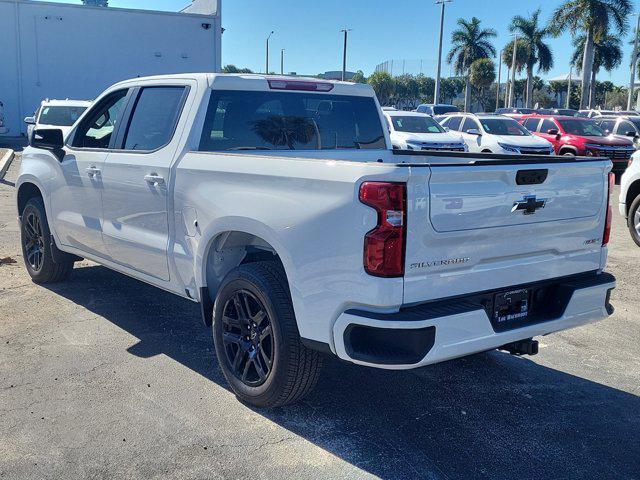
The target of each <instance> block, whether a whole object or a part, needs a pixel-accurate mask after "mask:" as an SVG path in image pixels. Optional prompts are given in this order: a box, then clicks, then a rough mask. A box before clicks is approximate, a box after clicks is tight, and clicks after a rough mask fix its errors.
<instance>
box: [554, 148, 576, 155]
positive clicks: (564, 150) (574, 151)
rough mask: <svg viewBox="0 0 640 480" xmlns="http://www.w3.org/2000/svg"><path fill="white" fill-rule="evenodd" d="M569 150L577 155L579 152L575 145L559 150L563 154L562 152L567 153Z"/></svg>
mask: <svg viewBox="0 0 640 480" xmlns="http://www.w3.org/2000/svg"><path fill="white" fill-rule="evenodd" d="M567 152H571V153H573V154H574V155H577V154H578V150H577V149H575V148H573V147H562V148H561V149H560V151H559V152H558V154H560V155H562V154H564V153H567Z"/></svg>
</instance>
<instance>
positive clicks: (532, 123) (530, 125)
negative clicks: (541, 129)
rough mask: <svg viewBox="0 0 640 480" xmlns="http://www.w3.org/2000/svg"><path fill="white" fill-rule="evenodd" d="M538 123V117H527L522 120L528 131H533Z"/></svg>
mask: <svg viewBox="0 0 640 480" xmlns="http://www.w3.org/2000/svg"><path fill="white" fill-rule="evenodd" d="M538 123H540V119H539V118H527V119H526V120H525V121H524V126H525V127H526V129H527V130H529V131H530V132H535V131H536V129H537V128H538Z"/></svg>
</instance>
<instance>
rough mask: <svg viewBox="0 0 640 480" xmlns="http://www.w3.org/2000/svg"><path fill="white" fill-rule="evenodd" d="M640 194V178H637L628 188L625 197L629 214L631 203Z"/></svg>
mask: <svg viewBox="0 0 640 480" xmlns="http://www.w3.org/2000/svg"><path fill="white" fill-rule="evenodd" d="M638 195H640V180H636V181H635V182H633V183H632V184H631V185H629V189H628V190H627V198H626V199H625V206H626V209H627V214H629V207H631V204H632V203H633V201H634V200H635V199H636V197H637V196H638Z"/></svg>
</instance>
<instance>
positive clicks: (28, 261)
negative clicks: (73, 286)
mask: <svg viewBox="0 0 640 480" xmlns="http://www.w3.org/2000/svg"><path fill="white" fill-rule="evenodd" d="M20 217H21V222H20V234H21V242H20V243H21V244H22V255H23V257H24V264H25V267H26V268H27V272H28V273H29V276H31V279H32V280H33V281H34V282H36V283H55V282H61V281H64V280H67V279H68V278H69V276H70V275H71V271H72V270H73V262H62V263H58V262H54V261H53V256H52V254H51V242H52V241H53V239H52V237H51V231H50V230H49V224H48V223H47V213H46V211H45V209H44V203H43V201H42V199H41V198H39V197H34V198H31V199H29V200H28V201H27V204H26V205H25V207H24V210H22V214H21V216H20Z"/></svg>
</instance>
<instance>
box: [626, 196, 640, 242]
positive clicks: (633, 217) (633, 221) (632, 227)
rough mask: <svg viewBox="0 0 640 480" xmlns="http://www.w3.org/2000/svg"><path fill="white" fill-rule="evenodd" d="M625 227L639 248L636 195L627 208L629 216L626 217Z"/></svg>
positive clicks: (639, 205)
mask: <svg viewBox="0 0 640 480" xmlns="http://www.w3.org/2000/svg"><path fill="white" fill-rule="evenodd" d="M627 225H628V226H629V233H631V238H632V239H633V241H634V242H636V245H638V246H639V247H640V195H638V196H637V197H636V198H635V200H634V201H633V202H631V207H629V215H628V217H627Z"/></svg>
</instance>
